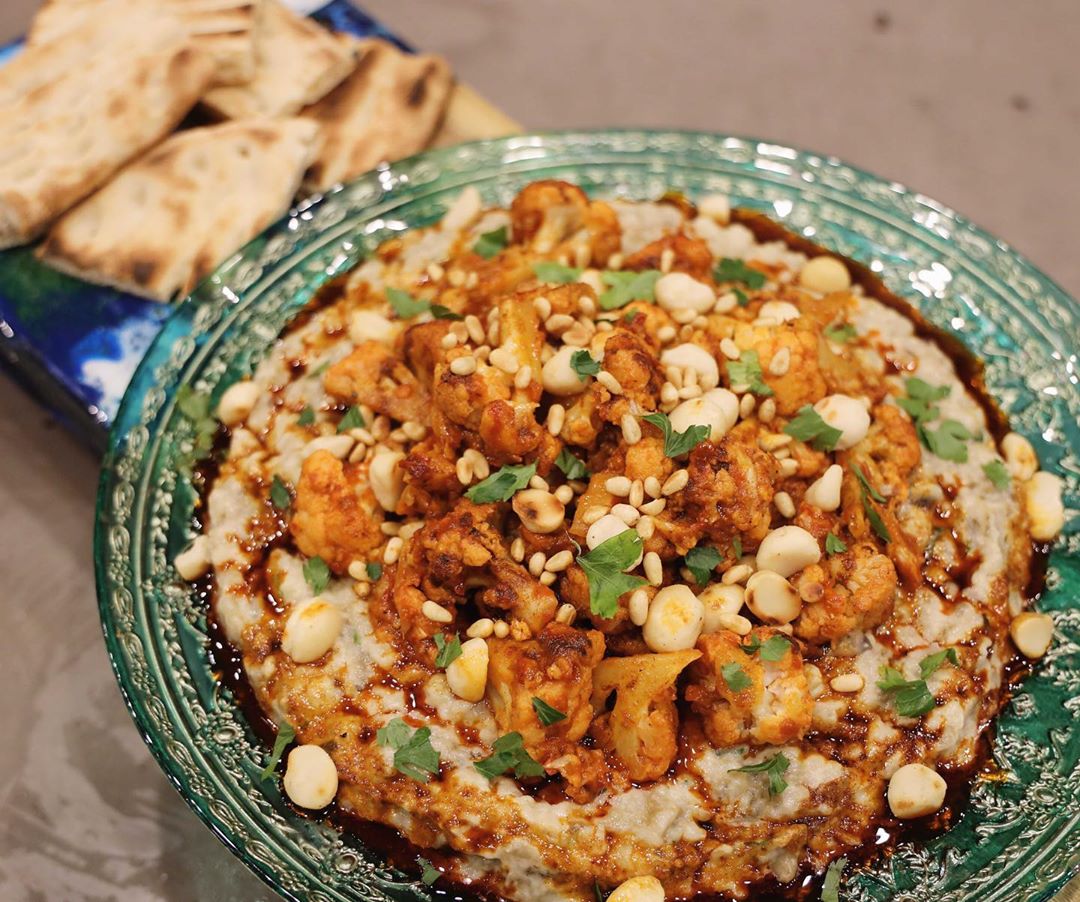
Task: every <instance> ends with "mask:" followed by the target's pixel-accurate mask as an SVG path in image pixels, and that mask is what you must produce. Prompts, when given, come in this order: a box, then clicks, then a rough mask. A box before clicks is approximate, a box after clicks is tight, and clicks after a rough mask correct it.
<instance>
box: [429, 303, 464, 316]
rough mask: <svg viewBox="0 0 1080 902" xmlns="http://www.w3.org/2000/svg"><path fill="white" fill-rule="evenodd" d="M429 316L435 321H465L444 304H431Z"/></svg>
mask: <svg viewBox="0 0 1080 902" xmlns="http://www.w3.org/2000/svg"><path fill="white" fill-rule="evenodd" d="M431 315H432V316H433V317H435V319H459V320H460V319H465V317H463V316H462V315H461V314H460V313H454V311H453V310H451V309H450V308H449V307H447V306H445V305H444V304H432V305H431Z"/></svg>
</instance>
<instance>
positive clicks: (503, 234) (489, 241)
mask: <svg viewBox="0 0 1080 902" xmlns="http://www.w3.org/2000/svg"><path fill="white" fill-rule="evenodd" d="M509 243H510V230H509V229H508V228H507V227H506V226H499V227H498V228H497V229H492V230H491V231H490V232H484V234H483V235H481V236H480V237H479V238H478V239H477V240H476V244H474V245H473V247H472V249H473V253H474V254H478V255H479V256H481V257H483V258H484V259H485V260H490V259H491V258H492V257H494V256H495V255H496V254H497V253H499V251H501V250H502V249H503V248H505V247H506V245H508V244H509Z"/></svg>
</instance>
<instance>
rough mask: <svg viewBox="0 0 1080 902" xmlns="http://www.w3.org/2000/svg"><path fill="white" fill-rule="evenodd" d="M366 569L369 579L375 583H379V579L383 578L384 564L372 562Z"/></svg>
mask: <svg viewBox="0 0 1080 902" xmlns="http://www.w3.org/2000/svg"><path fill="white" fill-rule="evenodd" d="M364 569H365V570H367V575H368V579H370V580H371V581H372V582H373V583H376V582H378V581H379V577H381V576H382V564H378V563H374V562H372V563H369V564H367V565H366V566H365V567H364Z"/></svg>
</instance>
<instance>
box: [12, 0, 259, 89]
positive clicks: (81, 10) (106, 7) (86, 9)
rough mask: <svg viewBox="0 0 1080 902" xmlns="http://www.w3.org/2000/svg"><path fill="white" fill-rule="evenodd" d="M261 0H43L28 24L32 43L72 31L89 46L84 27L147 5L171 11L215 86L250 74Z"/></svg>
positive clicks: (115, 20)
mask: <svg viewBox="0 0 1080 902" xmlns="http://www.w3.org/2000/svg"><path fill="white" fill-rule="evenodd" d="M261 5H262V0H47V2H46V3H45V5H44V6H43V7H42V8H41V9H40V10H39V11H38V13H37V15H36V16H34V19H33V21H32V22H31V24H30V32H29V34H28V36H27V42H28V43H29V44H30V45H31V46H33V45H37V44H43V43H46V42H48V41H54V40H57V39H58V38H60V37H62V36H64V35H69V34H74V35H77V36H80V37H79V40H82V41H84V42H85V43H86V44H87V45H88V46H89V45H91V44H92V43H93V41H92V37H91V35H90V34H89V32H88V29H92V28H95V27H100V26H101V24H102V23H105V24H106V26H107V27H110V28H111V27H114V25H119V24H121V23H122V22H123V21H124V20H126V19H127V18H128V17H129V16H130V15H131V14H132V13H135V14H139V13H142V12H143V11H144V10H146V9H150V10H154V11H164V12H167V13H169V14H170V15H172V16H175V17H176V19H177V20H178V22H179V23H181V27H183V28H185V29H187V32H188V33H189V34H190V35H191V37H192V40H193V42H194V43H195V44H196V45H197V46H198V47H199V48H200V49H201V50H203V51H205V52H206V53H207V54H208V55H209V56H210V57H211V58H212V59H213V61H214V64H215V66H216V71H215V74H214V81H213V83H214V84H215V85H236V84H243V83H245V82H247V81H250V80H251V78H252V77H253V76H254V74H255V40H254V32H255V27H256V18H257V16H258V15H259V9H260V7H261Z"/></svg>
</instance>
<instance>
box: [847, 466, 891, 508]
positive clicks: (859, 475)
mask: <svg viewBox="0 0 1080 902" xmlns="http://www.w3.org/2000/svg"><path fill="white" fill-rule="evenodd" d="M851 471H852V472H853V473H854V474H855V478H856V479H858V480H859V485H860V486H862V491H863V494H866V495H869V496H870V497H871V498H873V499H874V500H875V501H877V502H878V503H880V504H884V502H885V496H884V495H882V494H881V492H879V491H878V490H877V489H875V488H874V487H873V486H872V485H871V484H870V480H869V479H867V478H866V474H865V473H864V472H863V471H862V468H861V467H860V466H859V465H858V464H852V465H851Z"/></svg>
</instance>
